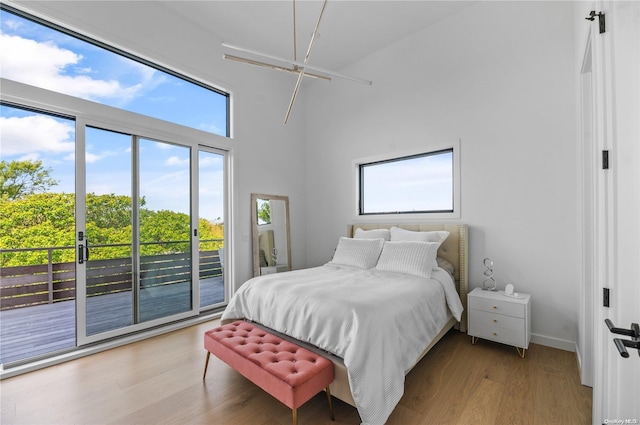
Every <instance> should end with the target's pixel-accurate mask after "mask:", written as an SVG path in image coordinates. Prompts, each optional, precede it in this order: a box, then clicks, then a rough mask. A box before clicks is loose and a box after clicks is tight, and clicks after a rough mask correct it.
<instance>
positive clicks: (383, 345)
mask: <svg viewBox="0 0 640 425" xmlns="http://www.w3.org/2000/svg"><path fill="white" fill-rule="evenodd" d="M379 229H391V230H392V231H396V232H400V231H402V232H406V234H407V235H409V236H411V235H412V234H413V233H412V232H421V233H420V234H419V235H425V234H427V233H424V232H429V234H437V233H442V232H448V236H447V237H446V239H445V240H444V241H442V242H438V243H437V244H436V245H434V243H430V242H429V243H422V242H396V243H395V244H391V243H387V242H382V241H381V239H377V233H376V232H378V231H379ZM386 231H388V230H386ZM386 231H385V232H386ZM403 234H404V233H403ZM415 234H416V235H418V233H415ZM363 235H365V236H363ZM367 235H368V236H367ZM354 236H356V238H354V239H351V238H353V237H354ZM365 240H367V241H365ZM408 240H409V241H410V240H412V238H411V237H410V238H409V239H408ZM392 241H393V240H392ZM434 246H435V248H434ZM392 248H393V250H396V251H395V253H394V251H393V250H392ZM349 249H351V250H352V251H348V250H349ZM376 249H380V251H378V253H377V256H376V257H375V258H376V262H377V263H376V262H374V263H371V258H372V256H375V255H376V254H375V253H374V254H369V253H368V252H369V251H368V250H372V251H374V252H375V250H376ZM398 249H399V251H398ZM406 249H409V250H410V251H406ZM415 249H419V250H432V253H430V254H428V255H427V254H425V253H427V251H419V252H420V255H419V258H420V259H422V258H424V257H425V256H426V257H431V256H432V255H433V256H434V260H435V256H437V257H438V258H439V259H440V260H444V261H443V263H442V265H444V264H446V266H445V267H446V268H449V267H451V268H452V269H449V271H445V270H443V269H442V268H440V267H437V265H436V263H435V261H433V262H432V263H429V264H427V263H425V264H422V263H421V261H422V260H415V261H411V262H409V263H407V261H406V259H408V258H414V255H413V253H414V252H418V251H414V250H415ZM436 249H437V255H435V254H433V253H435V252H436V251H435V250H436ZM354 250H355V251H354ZM365 251H366V252H367V253H365V254H362V253H363V252H365ZM345 252H348V253H349V255H352V254H351V252H357V255H356V256H355V257H354V256H352V257H347V258H349V259H351V258H356V257H357V256H360V257H362V258H360V257H357V261H358V262H357V263H350V262H349V261H351V260H348V261H341V260H340V258H344V253H345ZM361 254H362V255H361ZM390 255H395V256H391V257H390ZM398 255H401V257H398ZM398 258H400V263H403V265H401V266H397V263H398V261H397V259H398ZM389 259H391V261H389ZM360 262H362V264H361V263H360ZM414 263H415V264H418V263H420V264H419V267H418V268H417V269H416V270H418V272H416V273H413V272H407V273H405V272H404V270H405V269H404V267H412V269H411V270H413V267H414ZM371 264H373V267H371ZM430 264H433V267H432V266H431V265H430ZM396 267H401V269H399V270H398V269H396ZM427 269H428V270H430V271H428V272H426V274H424V273H425V270H427ZM399 271H400V272H399ZM451 272H452V273H451ZM466 294H467V226H466V225H464V224H410V225H408V224H371V223H366V224H354V225H350V226H348V228H347V237H346V238H340V241H339V242H338V247H337V248H336V253H335V255H334V258H333V260H332V261H330V262H329V263H327V264H325V265H323V266H320V267H314V268H310V269H305V270H295V271H292V272H286V273H278V274H272V275H266V276H261V277H256V278H253V279H250V280H249V281H247V282H246V283H245V284H244V285H243V286H242V287H241V288H240V289H239V290H238V291H237V292H236V294H234V296H233V297H232V299H231V300H230V302H229V304H228V306H227V308H226V309H225V312H224V313H223V316H222V323H223V324H224V323H228V322H230V321H232V320H237V319H242V320H247V321H251V322H253V323H254V324H256V325H258V326H262V327H264V328H265V329H267V330H268V331H269V332H273V333H276V334H277V335H279V336H281V337H283V338H285V339H289V340H292V341H293V342H295V343H297V344H299V345H302V346H305V347H307V348H310V349H312V350H313V351H315V352H317V353H319V354H322V355H323V356H325V357H327V358H329V359H330V360H331V361H332V362H333V363H334V365H335V380H334V382H333V383H332V384H331V393H332V395H334V396H335V397H337V398H339V399H341V400H343V401H345V402H347V403H349V404H351V405H353V406H355V407H356V408H357V409H358V413H359V414H360V417H361V420H362V423H363V424H365V425H381V424H384V423H385V422H386V419H387V418H388V416H389V414H390V413H391V412H392V411H393V409H394V408H395V406H396V404H397V402H398V401H399V400H400V398H401V397H402V394H403V392H404V376H405V375H406V374H407V373H408V372H409V371H410V370H411V369H412V368H413V367H414V366H415V365H416V364H417V363H418V362H419V361H420V360H421V359H422V358H423V357H424V356H425V355H426V354H427V352H428V351H429V350H430V349H431V348H432V347H433V346H434V345H435V344H436V343H437V342H438V341H439V340H440V339H441V338H442V337H443V336H444V335H445V334H446V333H447V332H448V331H450V330H451V329H452V328H453V327H458V328H459V330H460V331H461V332H464V331H466V317H465V311H466Z"/></svg>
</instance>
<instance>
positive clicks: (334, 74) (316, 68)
mask: <svg viewBox="0 0 640 425" xmlns="http://www.w3.org/2000/svg"><path fill="white" fill-rule="evenodd" d="M222 46H223V47H226V48H228V49H233V50H237V51H239V52H244V53H249V54H252V55H256V56H261V57H263V58H266V59H271V60H276V61H278V62H284V63H288V64H291V65H297V66H298V67H301V68H305V69H306V70H311V71H318V72H322V73H323V74H327V75H331V76H332V77H337V78H342V79H345V80H351V81H355V82H356V83H360V84H366V85H368V86H370V85H371V84H372V81H371V80H365V79H362V78H358V77H352V76H350V75H345V74H340V73H337V72H333V71H331V70H329V69H326V68H321V67H319V66H311V65H305V64H304V63H303V62H298V61H292V60H291V59H286V58H282V57H279V56H274V55H270V54H267V53H262V52H258V51H255V50H252V49H247V48H245V47H240V46H235V45H233V44H229V43H226V42H224V41H223V42H222Z"/></svg>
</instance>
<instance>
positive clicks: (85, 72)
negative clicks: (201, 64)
mask: <svg viewBox="0 0 640 425" xmlns="http://www.w3.org/2000/svg"><path fill="white" fill-rule="evenodd" d="M0 28H1V32H0V44H2V49H1V50H0V62H1V63H2V78H6V79H10V80H14V81H18V82H21V83H25V84H29V85H32V86H36V87H40V88H43V89H47V90H53V91H56V92H59V93H63V94H67V95H70V96H75V97H79V98H83V99H87V100H91V101H94V102H98V103H102V104H105V105H109V106H113V107H116V108H120V109H124V110H126V111H130V112H136V113H139V114H143V115H147V116H150V117H153V118H158V119H162V120H165V121H169V122H173V123H176V124H180V125H184V126H188V127H192V128H196V129H198V130H203V131H207V132H209V133H214V134H218V135H221V136H226V137H229V95H228V94H227V93H225V92H222V91H220V90H218V89H215V88H213V87H210V86H207V85H206V84H203V83H201V82H198V81H196V80H193V79H191V78H188V77H186V76H184V75H181V74H179V73H177V72H175V71H172V70H169V69H167V68H163V67H161V66H159V65H157V64H153V63H151V62H149V61H146V60H144V59H141V58H139V57H136V56H134V55H132V54H129V53H127V52H124V51H120V50H118V49H115V48H113V47H111V46H107V45H105V44H104V43H100V42H98V41H95V40H92V39H90V38H88V37H85V36H82V35H80V34H77V33H74V32H72V31H70V30H68V29H65V28H62V27H59V26H55V25H53V24H51V23H48V22H45V21H43V20H41V19H38V18H35V17H33V16H29V15H26V14H23V13H22V12H19V11H17V10H14V9H12V8H9V7H7V6H5V5H2V10H0Z"/></svg>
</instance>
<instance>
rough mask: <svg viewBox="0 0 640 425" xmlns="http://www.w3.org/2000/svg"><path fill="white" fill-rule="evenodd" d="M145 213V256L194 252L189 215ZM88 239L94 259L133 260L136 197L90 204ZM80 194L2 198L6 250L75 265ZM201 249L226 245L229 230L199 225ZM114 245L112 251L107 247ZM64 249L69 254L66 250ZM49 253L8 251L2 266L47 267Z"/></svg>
mask: <svg viewBox="0 0 640 425" xmlns="http://www.w3.org/2000/svg"><path fill="white" fill-rule="evenodd" d="M144 205H145V201H144V199H142V200H141V208H140V242H141V248H140V251H141V252H140V254H141V255H154V254H169V253H177V252H185V251H189V250H190V245H189V240H190V234H191V228H190V223H189V216H188V215H187V214H183V213H177V212H173V211H167V210H162V211H152V210H149V209H146V208H144ZM86 216H87V223H86V235H87V237H88V239H89V241H88V244H89V246H90V248H91V258H92V259H107V258H126V257H129V256H131V240H132V235H131V233H132V225H131V221H132V218H131V198H130V197H128V196H122V195H114V194H110V195H95V194H93V193H90V194H88V195H87V199H86ZM75 231H76V229H75V195H73V194H68V193H35V194H23V195H21V196H20V197H19V198H17V199H12V200H9V199H7V198H2V199H0V247H2V249H3V250H6V249H16V248H55V247H58V248H55V249H52V259H53V262H54V263H58V262H73V261H75ZM199 232H200V240H201V241H203V240H210V239H216V241H214V242H201V246H200V249H201V250H215V249H218V248H220V247H221V246H223V243H224V241H223V239H224V231H223V225H222V224H217V223H211V222H209V221H208V220H205V219H200V220H199ZM102 245H109V246H102ZM62 247H64V249H61V248H62ZM47 262H48V251H47V250H46V249H44V250H27V251H17V252H6V251H4V252H2V254H1V256H0V266H1V267H10V266H25V265H35V264H47Z"/></svg>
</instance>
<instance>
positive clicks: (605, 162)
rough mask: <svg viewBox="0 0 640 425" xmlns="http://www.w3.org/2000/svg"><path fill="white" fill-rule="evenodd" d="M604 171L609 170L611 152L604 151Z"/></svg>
mask: <svg viewBox="0 0 640 425" xmlns="http://www.w3.org/2000/svg"><path fill="white" fill-rule="evenodd" d="M602 169H603V170H608V169H609V151H602Z"/></svg>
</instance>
